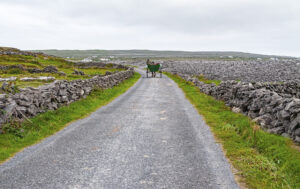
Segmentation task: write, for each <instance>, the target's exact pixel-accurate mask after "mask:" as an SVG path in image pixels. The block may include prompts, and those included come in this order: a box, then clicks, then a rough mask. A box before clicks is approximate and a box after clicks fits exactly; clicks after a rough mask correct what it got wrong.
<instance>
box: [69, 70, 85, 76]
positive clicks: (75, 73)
mask: <svg viewBox="0 0 300 189" xmlns="http://www.w3.org/2000/svg"><path fill="white" fill-rule="evenodd" d="M72 74H74V75H85V74H84V72H83V71H79V70H74V72H73V73H72Z"/></svg>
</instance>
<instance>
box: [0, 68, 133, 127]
mask: <svg viewBox="0 0 300 189" xmlns="http://www.w3.org/2000/svg"><path fill="white" fill-rule="evenodd" d="M133 74H134V70H133V69H128V70H126V71H121V72H116V73H113V74H111V75H106V76H100V75H99V76H95V77H93V78H91V79H86V80H74V81H65V80H59V81H55V82H53V83H51V84H47V85H43V86H40V87H38V88H31V87H28V88H26V89H22V90H21V92H20V93H17V94H14V95H12V94H9V95H7V94H0V110H1V112H0V130H1V124H3V123H5V122H8V121H9V120H10V119H20V120H22V119H24V118H27V117H32V116H35V115H37V114H39V113H42V112H45V111H47V110H55V109H57V108H58V107H60V106H64V105H67V104H70V103H71V102H74V101H76V100H79V99H81V98H84V97H86V96H87V95H88V94H90V92H91V91H92V90H93V89H94V88H111V87H113V86H115V85H117V84H119V83H120V82H122V81H124V80H125V79H128V78H130V77H131V76H132V75H133Z"/></svg>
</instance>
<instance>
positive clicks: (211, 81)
mask: <svg viewBox="0 0 300 189" xmlns="http://www.w3.org/2000/svg"><path fill="white" fill-rule="evenodd" d="M197 79H198V80H199V81H202V82H203V83H206V84H212V83H214V84H216V85H217V86H218V85H220V83H221V82H222V81H221V80H209V79H206V78H205V77H204V76H203V75H199V76H198V77H197Z"/></svg>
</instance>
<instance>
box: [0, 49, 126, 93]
mask: <svg viewBox="0 0 300 189" xmlns="http://www.w3.org/2000/svg"><path fill="white" fill-rule="evenodd" d="M12 65H22V66H23V67H24V68H26V69H29V68H38V69H43V68H45V67H46V66H50V65H52V66H55V67H56V68H57V69H58V71H62V72H64V73H65V74H66V76H62V75H59V74H55V73H35V74H32V73H29V72H28V71H26V70H20V69H18V68H11V69H8V70H0V75H1V78H8V77H17V81H16V82H15V83H16V86H17V87H19V88H24V87H37V86H39V85H43V84H44V83H45V82H43V81H27V82H22V81H20V80H19V79H20V78H23V77H39V76H52V77H55V78H56V79H57V80H75V79H88V78H91V77H93V76H95V75H104V74H105V73H106V72H107V71H109V72H116V71H122V69H115V68H112V64H108V65H107V66H106V67H105V68H97V67H95V68H78V67H76V66H75V65H74V63H72V62H68V61H66V60H64V59H62V58H59V57H45V56H43V55H38V56H37V57H33V56H24V55H0V66H12ZM75 69H76V70H80V71H83V72H84V73H85V74H86V75H84V76H81V75H73V74H72V73H73V72H74V70H75ZM2 84H3V82H0V86H1V85H2Z"/></svg>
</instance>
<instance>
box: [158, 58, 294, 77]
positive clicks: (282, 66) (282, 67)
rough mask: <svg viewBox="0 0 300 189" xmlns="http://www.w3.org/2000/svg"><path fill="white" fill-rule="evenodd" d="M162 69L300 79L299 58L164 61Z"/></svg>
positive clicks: (190, 72) (229, 75)
mask: <svg viewBox="0 0 300 189" xmlns="http://www.w3.org/2000/svg"><path fill="white" fill-rule="evenodd" d="M163 66H164V70H165V71H169V72H178V73H183V74H192V75H204V76H205V77H206V78H208V79H214V80H222V81H224V80H238V81H246V82H257V81H263V82H267V81H290V80H295V79H300V60H297V59H283V60H240V61H208V60H203V61H201V60H200V61H164V62H163Z"/></svg>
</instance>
